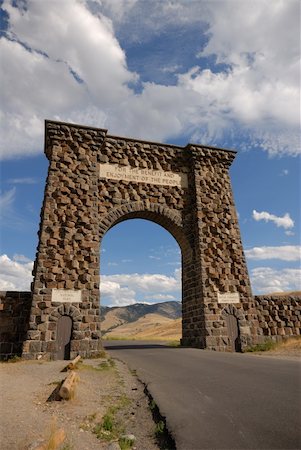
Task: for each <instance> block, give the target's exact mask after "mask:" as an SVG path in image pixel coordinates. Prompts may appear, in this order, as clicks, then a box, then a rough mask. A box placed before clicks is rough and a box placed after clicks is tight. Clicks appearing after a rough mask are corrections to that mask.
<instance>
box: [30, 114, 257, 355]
mask: <svg viewBox="0 0 301 450" xmlns="http://www.w3.org/2000/svg"><path fill="white" fill-rule="evenodd" d="M45 153H46V155H47V157H48V159H49V174H48V178H47V181H46V189H45V197H44V203H43V208H42V213H41V224H40V232H39V245H38V251H37V257H36V262H35V268H34V282H33V290H32V294H33V303H32V314H31V322H30V324H29V331H28V339H27V341H26V342H25V345H24V354H25V356H26V355H27V357H36V356H37V355H39V354H44V355H45V356H49V357H54V355H55V348H56V332H57V329H56V319H55V318H56V317H57V316H59V315H60V314H62V313H64V314H67V312H66V311H68V307H69V310H70V308H73V309H72V311H73V312H74V311H75V312H74V314H75V316H76V319H75V318H73V330H72V338H71V354H72V351H73V352H77V353H79V354H82V355H83V356H93V355H95V354H97V352H98V351H99V349H100V348H101V340H100V318H99V265H100V264H99V247H100V239H101V237H102V235H103V234H104V233H105V232H106V231H107V230H108V229H109V228H110V227H111V226H113V225H114V224H115V223H117V222H118V221H121V220H123V219H124V218H128V217H143V218H146V219H149V220H153V221H155V222H157V223H159V224H160V225H162V226H164V227H165V228H166V229H167V230H168V231H170V232H171V234H173V236H174V237H175V238H176V239H177V241H178V243H179V245H180V247H181V250H182V261H183V267H182V277H183V298H182V302H183V343H185V345H193V346H197V347H202V348H204V347H209V348H214V349H217V350H222V349H223V348H222V347H223V346H222V344H221V342H222V340H221V339H220V338H221V336H222V333H219V331H218V330H219V329H220V328H222V327H223V322H222V319H221V314H220V312H221V309H222V307H221V305H220V303H219V302H218V298H217V292H220V293H227V292H237V293H238V294H239V297H240V304H241V305H242V309H243V310H244V311H245V312H246V314H248V317H251V316H250V314H251V313H250V311H251V308H252V300H251V291H250V285H249V279H248V274H247V270H246V265H245V260H244V255H243V249H242V245H241V241H240V234H239V228H238V222H237V217H236V212H235V207H234V203H233V197H232V191H231V186H230V180H229V174H228V169H229V166H230V164H231V162H232V161H233V159H234V157H235V152H233V151H227V150H224V149H214V148H210V147H205V146H200V145H199V146H196V145H190V144H189V145H187V146H186V147H179V146H175V145H168V144H161V143H156V142H146V141H141V140H136V139H130V138H124V137H119V136H111V135H108V134H107V131H106V130H102V129H96V128H90V127H85V126H81V125H74V124H67V123H61V122H53V121H47V122H46V130H45ZM79 291H80V292H81V295H80V298H81V301H75V300H76V299H78V297H77V295H78V292H79ZM54 298H55V300H56V301H53V299H54ZM66 305H67V306H66ZM76 312H77V313H76ZM213 317H214V319H213Z"/></svg>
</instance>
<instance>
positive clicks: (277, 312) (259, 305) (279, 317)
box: [0, 292, 301, 360]
mask: <svg viewBox="0 0 301 450" xmlns="http://www.w3.org/2000/svg"><path fill="white" fill-rule="evenodd" d="M254 304H255V309H256V314H257V315H258V323H259V327H258V340H257V342H259V343H260V342H264V340H266V339H271V340H274V341H282V340H284V339H287V338H288V337H291V336H300V335H301V295H293V296H283V295H279V296H277V295H273V296H267V295H262V296H255V297H254ZM30 308H31V292H0V359H1V360H6V359H8V358H10V357H12V356H15V355H16V356H21V355H22V344H23V341H24V340H25V337H26V332H27V329H28V326H29V321H30ZM223 313H224V314H230V313H231V314H233V313H234V314H236V315H237V318H238V321H239V325H240V328H241V326H243V322H240V321H241V320H242V321H243V320H244V316H243V314H242V313H241V311H240V309H237V308H236V307H234V306H233V305H230V306H228V307H226V308H224V311H223ZM60 314H68V315H70V316H71V317H72V316H73V321H74V323H75V327H74V329H73V336H72V338H73V342H77V339H76V338H77V336H78V331H77V328H78V327H77V325H76V322H77V321H79V318H78V317H76V309H75V308H73V307H72V306H70V305H64V307H63V306H61V307H60V308H59V309H58V310H57V309H55V310H54V311H53V313H52V315H51V316H50V318H49V321H50V323H52V325H53V327H52V328H53V329H54V328H55V326H56V325H55V322H56V320H57V318H58V317H59V315H60ZM79 323H80V322H79ZM218 323H219V322H217V323H214V325H213V326H214V327H216V324H218ZM217 329H218V327H217ZM79 342H80V341H79ZM225 342H226V337H225ZM254 343H256V341H254ZM225 345H226V344H225ZM74 354H76V350H74ZM73 356H74V355H73Z"/></svg>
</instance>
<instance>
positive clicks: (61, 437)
mask: <svg viewBox="0 0 301 450" xmlns="http://www.w3.org/2000/svg"><path fill="white" fill-rule="evenodd" d="M65 438H66V433H65V431H64V430H63V428H59V429H58V428H57V419H56V417H53V418H52V421H51V426H50V433H49V436H48V438H47V439H46V440H45V441H44V442H43V443H42V444H40V445H39V446H38V447H35V450H57V449H59V448H60V446H61V445H62V444H63V442H64V441H65Z"/></svg>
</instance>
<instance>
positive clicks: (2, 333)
mask: <svg viewBox="0 0 301 450" xmlns="http://www.w3.org/2000/svg"><path fill="white" fill-rule="evenodd" d="M30 309H31V292H16V291H7V292H0V359H1V360H6V359H8V358H11V357H13V356H21V355H22V346H23V342H24V340H25V338H26V333H27V330H28V326H29V317H30Z"/></svg>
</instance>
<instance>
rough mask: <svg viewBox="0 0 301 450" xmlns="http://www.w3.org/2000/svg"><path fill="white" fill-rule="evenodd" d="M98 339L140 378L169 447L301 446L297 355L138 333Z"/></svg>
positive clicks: (191, 449) (212, 449)
mask: <svg viewBox="0 0 301 450" xmlns="http://www.w3.org/2000/svg"><path fill="white" fill-rule="evenodd" d="M105 347H106V349H107V350H108V351H109V352H110V354H111V355H112V356H113V357H116V358H118V359H120V360H122V361H124V362H126V363H127V364H128V366H129V367H130V368H131V369H133V370H136V372H137V375H138V377H139V379H140V380H141V381H142V382H143V383H144V384H146V386H147V388H148V391H149V392H150V394H151V395H152V397H153V399H154V400H155V402H156V403H157V405H158V407H159V409H160V412H161V414H162V415H163V416H164V417H165V418H166V423H167V427H168V429H169V431H170V433H171V434H172V436H173V438H174V440H175V442H176V447H177V450H203V449H210V450H220V449H224V450H225V449H226V450H234V449H253V450H257V449H265V450H273V449H282V450H286V449H294V450H297V449H301V432H300V425H301V393H300V380H301V379H300V375H301V362H300V361H299V360H297V359H293V358H292V359H284V358H276V357H270V356H261V355H260V356H255V355H252V354H238V353H218V352H210V351H207V350H199V349H193V348H171V347H167V346H164V345H162V344H156V343H153V342H141V341H139V342H137V341H106V342H105ZM141 450H142V449H141Z"/></svg>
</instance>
